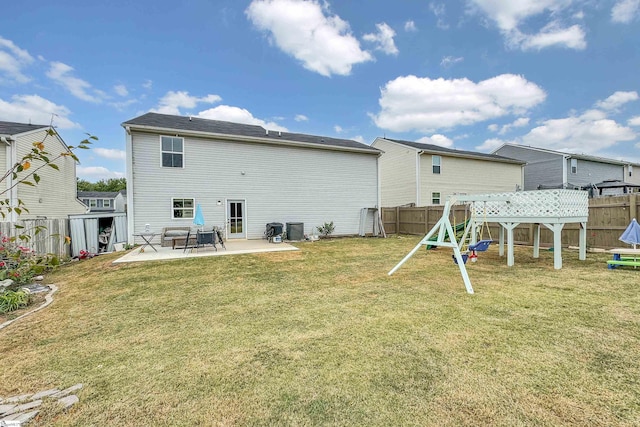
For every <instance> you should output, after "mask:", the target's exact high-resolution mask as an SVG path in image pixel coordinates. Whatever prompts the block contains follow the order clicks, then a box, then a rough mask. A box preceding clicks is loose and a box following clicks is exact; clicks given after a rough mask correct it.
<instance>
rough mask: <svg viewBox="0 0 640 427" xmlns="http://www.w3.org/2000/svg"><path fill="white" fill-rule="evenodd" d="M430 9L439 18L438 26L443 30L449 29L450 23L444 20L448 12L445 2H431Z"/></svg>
mask: <svg viewBox="0 0 640 427" xmlns="http://www.w3.org/2000/svg"><path fill="white" fill-rule="evenodd" d="M429 10H431V12H433V14H434V15H435V16H436V18H438V20H437V21H436V27H438V28H440V29H441V30H447V29H449V24H447V23H446V22H445V21H444V17H445V14H446V12H445V6H444V3H429Z"/></svg>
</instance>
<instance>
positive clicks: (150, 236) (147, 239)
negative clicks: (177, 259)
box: [133, 231, 160, 252]
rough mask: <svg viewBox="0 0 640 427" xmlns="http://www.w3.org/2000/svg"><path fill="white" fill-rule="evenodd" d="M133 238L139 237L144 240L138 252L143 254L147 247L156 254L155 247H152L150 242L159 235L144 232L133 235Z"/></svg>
mask: <svg viewBox="0 0 640 427" xmlns="http://www.w3.org/2000/svg"><path fill="white" fill-rule="evenodd" d="M133 235H134V236H137V237H141V238H142V240H144V243H143V244H142V247H141V248H140V252H144V248H146V247H147V246H150V247H151V249H153V250H154V251H156V252H158V250H157V249H156V248H155V246H153V243H151V241H152V240H153V238H154V237H156V236H159V235H160V233H153V232H146V231H145V232H144V233H133Z"/></svg>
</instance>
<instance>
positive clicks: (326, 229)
mask: <svg viewBox="0 0 640 427" xmlns="http://www.w3.org/2000/svg"><path fill="white" fill-rule="evenodd" d="M316 228H317V229H318V233H320V235H321V236H323V237H327V236H329V235H330V234H331V233H333V230H335V228H336V227H335V226H334V225H333V221H331V222H325V223H324V224H322V225H321V226H319V227H316Z"/></svg>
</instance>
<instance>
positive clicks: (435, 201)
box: [431, 192, 440, 205]
mask: <svg viewBox="0 0 640 427" xmlns="http://www.w3.org/2000/svg"><path fill="white" fill-rule="evenodd" d="M431 204H432V205H439V204H440V193H439V192H437V193H431Z"/></svg>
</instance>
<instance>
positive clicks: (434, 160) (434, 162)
mask: <svg viewBox="0 0 640 427" xmlns="http://www.w3.org/2000/svg"><path fill="white" fill-rule="evenodd" d="M441 161H442V158H441V157H440V156H431V167H432V168H433V173H436V174H439V173H440V163H441ZM434 194H435V193H434ZM438 194H439V193H438Z"/></svg>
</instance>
